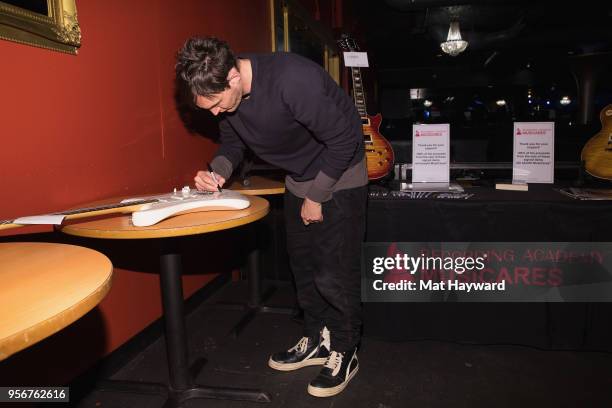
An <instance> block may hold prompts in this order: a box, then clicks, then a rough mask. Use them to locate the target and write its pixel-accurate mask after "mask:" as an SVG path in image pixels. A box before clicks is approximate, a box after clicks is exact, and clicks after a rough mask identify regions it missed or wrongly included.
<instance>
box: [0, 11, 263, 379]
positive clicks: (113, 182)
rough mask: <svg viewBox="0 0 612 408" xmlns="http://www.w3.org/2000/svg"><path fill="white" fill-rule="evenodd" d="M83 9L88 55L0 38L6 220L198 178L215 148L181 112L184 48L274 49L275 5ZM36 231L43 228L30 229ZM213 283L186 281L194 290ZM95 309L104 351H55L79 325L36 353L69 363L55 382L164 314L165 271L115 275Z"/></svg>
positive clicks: (1, 212) (0, 170)
mask: <svg viewBox="0 0 612 408" xmlns="http://www.w3.org/2000/svg"><path fill="white" fill-rule="evenodd" d="M77 7H78V18H79V23H80V26H81V30H82V46H81V48H80V50H79V54H78V56H72V55H66V54H62V53H57V52H51V51H47V50H44V49H40V48H35V47H30V46H24V45H20V44H16V43H12V42H8V41H0V95H1V97H0V131H1V136H0V137H1V140H2V148H0V180H1V185H0V187H1V189H0V203H1V204H0V219H10V218H13V217H17V216H20V215H31V214H37V213H48V212H51V211H58V210H64V209H67V208H70V207H75V206H78V205H80V204H84V203H87V202H90V201H93V200H98V199H102V198H109V197H113V196H117V195H139V194H143V193H154V192H164V191H170V190H171V189H172V188H173V187H181V186H183V185H184V184H188V183H190V182H191V180H192V177H193V175H194V174H195V171H196V170H198V169H200V168H202V166H203V163H204V162H205V161H206V160H208V159H209V158H210V157H211V155H212V154H213V152H214V150H215V146H214V143H213V142H212V141H210V140H209V139H206V138H204V137H200V136H198V135H194V134H190V133H189V132H188V131H187V130H186V129H185V127H184V125H183V122H182V121H181V119H180V117H179V115H178V113H177V110H176V107H175V101H174V96H173V95H174V84H173V79H174V62H175V60H174V58H175V53H176V51H177V50H178V48H179V47H180V46H181V45H182V44H183V42H184V41H185V40H186V39H187V38H188V37H190V36H192V35H215V36H218V37H220V38H224V39H226V40H227V41H228V42H229V43H230V45H231V46H232V47H233V48H234V49H235V50H236V51H238V52H240V51H246V50H248V51H269V50H270V33H269V16H268V7H269V6H268V0H234V1H223V0H206V1H201V0H181V1H171V0H130V1H120V0H106V1H77ZM13 231H14V232H17V231H18V230H13ZM33 231H34V232H38V231H40V229H25V228H23V229H21V233H23V232H30V233H31V232H33ZM2 235H7V234H6V233H4V234H2ZM30 236H31V235H22V237H24V240H27V239H28V238H29V237H30ZM4 238H5V239H6V237H4ZM13 239H14V238H13ZM3 240H4V239H3V237H2V236H0V242H3ZM133 256H134V257H147V256H149V253H147V252H146V251H142V252H139V253H136V254H134V255H133ZM111 258H112V254H111ZM111 260H112V259H111ZM0 267H1V266H0ZM218 269H219V270H217V271H216V272H227V271H226V270H224V269H225V268H224V267H223V266H220V267H219V268H218ZM214 276H215V275H214V273H212V274H210V273H209V274H205V275H203V274H197V273H196V274H190V275H189V276H186V277H185V280H184V285H185V293H186V295H187V296H188V295H190V294H192V293H193V292H194V291H196V290H197V289H199V288H200V287H202V286H203V285H204V284H205V283H206V282H208V281H210V279H212V278H213V277H214ZM0 313H5V311H0ZM94 313H96V314H97V316H98V320H99V321H100V323H101V324H100V325H101V326H102V327H103V330H104V333H99V336H104V338H105V341H104V342H103V345H101V346H100V347H99V350H98V351H97V352H96V353H89V354H87V353H81V354H84V355H82V356H80V357H79V359H80V360H81V361H76V360H77V359H76V358H75V359H70V358H68V357H67V356H63V358H61V359H60V357H58V356H50V354H53V353H52V350H55V349H54V348H53V347H56V346H57V347H60V348H61V347H62V345H63V346H66V345H69V344H70V342H71V341H73V340H74V339H72V340H71V338H72V337H79V335H80V334H82V333H80V332H79V330H81V331H86V330H88V329H87V328H80V327H79V322H77V323H75V325H73V326H75V327H76V328H75V327H71V328H69V330H66V333H68V334H65V335H63V334H62V332H60V333H58V335H56V336H54V337H53V338H52V339H48V340H45V341H43V342H42V343H41V344H39V345H38V346H36V350H35V351H32V352H31V353H37V354H36V358H34V357H31V360H32V361H36V360H38V359H39V358H49V359H53V358H55V359H58V360H57V362H58V363H59V364H60V365H64V366H66V369H65V370H63V371H58V372H56V373H52V374H50V375H52V377H50V378H53V379H56V382H57V383H61V382H65V381H68V380H69V379H70V378H71V377H72V376H74V375H76V374H78V372H80V371H82V370H83V369H85V368H87V367H88V366H90V365H91V363H92V362H94V361H95V360H96V359H98V358H99V357H100V356H101V355H104V354H107V353H109V352H110V351H112V350H114V349H116V348H117V347H118V346H119V345H121V344H122V343H124V342H125V341H126V340H127V339H129V338H130V337H132V336H133V335H134V334H136V333H138V332H139V331H140V330H142V328H144V327H146V325H148V324H149V323H150V322H152V321H154V320H155V319H157V318H158V317H159V316H160V314H161V305H160V299H159V284H158V276H157V274H156V273H148V271H133V270H125V269H119V268H116V269H115V276H114V283H113V288H112V289H111V291H110V293H109V295H108V296H107V298H106V299H105V300H104V301H103V302H102V303H101V304H100V305H99V307H98V308H97V310H95V311H94ZM83 325H85V324H84V323H83ZM100 325H98V326H100ZM98 326H96V327H98ZM62 335H63V336H64V337H62ZM45 342H47V344H45ZM58 343H59V346H58V345H57V344H58ZM53 344H55V345H53ZM27 353H28V350H26V351H23V352H21V353H18V354H17V355H15V356H14V357H11V358H9V359H8V360H6V361H4V362H0V385H4V384H7V382H6V379H7V378H9V377H5V375H6V374H7V373H9V375H10V378H11V379H12V380H11V381H10V382H11V384H13V383H14V384H18V382H16V381H17V380H15V378H18V377H15V376H14V375H13V374H14V373H12V372H11V370H13V369H14V368H15V366H21V368H24V367H23V365H24V364H26V363H27V361H28V358H29V357H28V356H27ZM21 354H23V356H21ZM55 354H57V353H55ZM60 354H61V353H60ZM37 365H38V367H41V366H42V365H47V366H50V365H53V364H44V362H41V361H38V364H37ZM30 371H31V370H30Z"/></svg>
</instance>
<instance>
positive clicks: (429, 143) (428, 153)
mask: <svg viewBox="0 0 612 408" xmlns="http://www.w3.org/2000/svg"><path fill="white" fill-rule="evenodd" d="M449 181H450V126H449V124H448V123H439V124H426V125H413V126H412V182H413V183H446V184H448V183H449Z"/></svg>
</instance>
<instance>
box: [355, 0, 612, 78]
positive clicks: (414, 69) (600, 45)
mask: <svg viewBox="0 0 612 408" xmlns="http://www.w3.org/2000/svg"><path fill="white" fill-rule="evenodd" d="M354 1H355V3H354V8H355V11H356V12H357V14H358V16H359V20H358V21H359V22H358V28H357V30H358V33H359V35H358V40H360V41H361V42H362V44H361V48H362V49H363V50H365V51H368V55H369V59H370V63H371V67H372V69H373V70H375V71H376V76H377V81H378V82H379V85H382V86H383V87H384V86H399V87H402V86H405V87H414V86H432V85H438V86H446V87H447V86H469V85H487V84H491V83H493V84H496V83H508V82H512V81H515V82H516V81H521V80H524V81H527V82H529V81H533V80H534V77H535V76H538V77H539V78H540V79H542V77H545V79H546V80H548V81H553V82H554V81H556V82H568V81H573V78H572V73H571V68H570V67H571V65H572V64H574V63H575V61H577V60H580V59H581V58H585V56H587V55H588V56H589V57H588V58H589V63H590V64H599V63H601V64H602V65H604V66H605V65H606V64H608V63H609V60H610V54H611V53H612V3H611V2H598V3H596V2H591V1H581V2H576V1H573V2H568V3H564V2H561V1H555V2H551V1H499V0H489V1H475V0H472V1H460V0H456V1H444V0H354ZM453 20H456V21H458V22H459V23H460V27H461V34H462V36H463V39H465V40H467V41H468V42H469V46H468V48H467V49H466V51H464V52H463V53H461V54H459V55H458V56H456V57H452V56H448V55H446V54H444V53H443V52H442V51H441V50H440V42H441V41H444V40H445V39H446V35H447V33H448V27H449V23H450V22H451V21H453ZM593 56H595V57H593ZM604 81H609V79H605V78H604Z"/></svg>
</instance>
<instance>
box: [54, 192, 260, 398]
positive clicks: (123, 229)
mask: <svg viewBox="0 0 612 408" xmlns="http://www.w3.org/2000/svg"><path fill="white" fill-rule="evenodd" d="M249 200H250V202H251V205H250V206H249V207H248V208H245V209H243V210H230V211H225V210H223V211H218V210H215V211H198V212H193V213H188V214H183V215H177V216H175V217H171V218H167V219H165V220H163V221H161V222H159V223H157V224H155V225H152V226H149V227H135V226H133V225H132V223H131V216H130V215H129V214H126V215H121V214H120V215H110V216H102V217H99V218H96V219H79V220H70V221H67V222H65V224H64V225H61V226H59V227H58V229H59V230H60V231H62V232H65V233H67V234H71V235H77V236H81V237H89V238H106V239H150V238H170V237H180V236H187V235H196V234H203V233H209V232H214V231H221V230H225V229H229V228H234V227H238V226H241V225H245V224H248V223H251V222H253V221H257V220H259V219H260V218H263V217H264V216H265V215H266V214H267V213H268V211H269V204H268V202H267V201H266V200H265V199H263V198H260V197H249ZM161 244H162V249H161V253H160V256H159V259H160V267H161V268H160V286H161V296H162V310H163V320H164V329H165V337H166V351H167V358H168V369H169V384H159V383H145V382H141V383H136V384H134V383H133V382H129V383H125V382H118V381H104V382H100V384H102V385H103V388H102V389H106V390H108V391H113V390H114V391H121V392H126V391H131V392H136V393H141V394H151V393H154V394H161V395H165V396H167V397H168V401H167V403H166V405H164V407H179V406H182V403H183V402H184V401H186V400H188V399H192V398H216V399H230V400H244V401H256V402H270V401H271V399H270V396H269V395H268V394H267V393H265V392H263V391H261V390H257V389H243V388H230V387H209V386H202V385H197V384H194V382H193V379H192V378H191V374H190V372H189V364H188V355H187V341H186V335H185V320H184V316H183V283H182V279H181V275H182V268H181V254H180V252H179V249H178V246H177V245H176V240H172V239H163V240H161Z"/></svg>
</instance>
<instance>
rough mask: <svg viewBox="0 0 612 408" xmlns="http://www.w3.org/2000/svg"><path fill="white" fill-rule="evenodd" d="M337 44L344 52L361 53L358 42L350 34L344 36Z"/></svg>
mask: <svg viewBox="0 0 612 408" xmlns="http://www.w3.org/2000/svg"><path fill="white" fill-rule="evenodd" d="M337 43H338V46H339V47H340V48H341V49H342V51H359V46H358V45H357V42H356V41H355V40H354V39H353V38H352V37H351V36H350V35H348V34H342V37H341V38H340V39H339V40H338V41H337Z"/></svg>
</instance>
